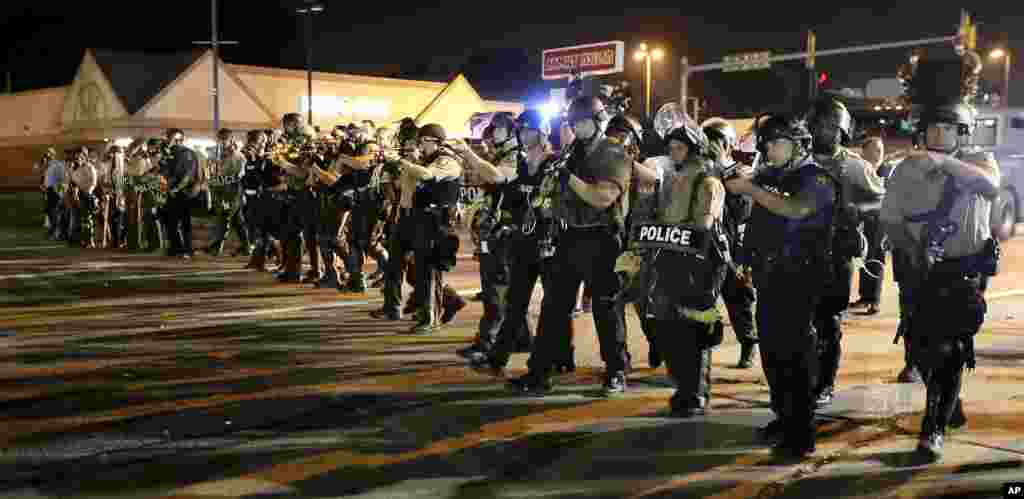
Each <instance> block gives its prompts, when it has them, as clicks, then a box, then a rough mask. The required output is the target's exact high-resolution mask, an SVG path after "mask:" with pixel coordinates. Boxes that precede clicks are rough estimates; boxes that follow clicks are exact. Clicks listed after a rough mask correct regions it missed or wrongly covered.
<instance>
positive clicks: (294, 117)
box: [281, 113, 302, 125]
mask: <svg viewBox="0 0 1024 499" xmlns="http://www.w3.org/2000/svg"><path fill="white" fill-rule="evenodd" d="M289 123H295V124H296V125H298V124H301V123H302V115H301V114H299V113H288V114H286V115H284V117H283V118H281V124H283V125H287V124H289Z"/></svg>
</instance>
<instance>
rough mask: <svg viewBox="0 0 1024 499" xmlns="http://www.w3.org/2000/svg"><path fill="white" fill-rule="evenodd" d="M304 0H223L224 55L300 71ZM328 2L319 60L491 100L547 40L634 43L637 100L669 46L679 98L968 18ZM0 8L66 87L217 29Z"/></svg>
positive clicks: (1021, 65)
mask: <svg viewBox="0 0 1024 499" xmlns="http://www.w3.org/2000/svg"><path fill="white" fill-rule="evenodd" d="M297 3H301V2H269V1H267V2H263V1H260V2H254V1H251V0H245V1H243V0H220V1H219V4H220V14H219V15H220V31H221V38H222V39H226V40H237V41H239V42H240V45H238V46H227V47H224V48H223V49H222V57H223V58H224V59H225V60H226V61H227V62H229V63H237V64H251V65H261V66H275V67H285V68H294V69H302V68H304V67H305V45H304V37H303V31H302V27H303V25H302V22H301V20H300V19H299V18H298V17H296V16H295V15H294V14H292V12H293V10H294V6H295V5H296V4H297ZM323 3H324V4H325V5H326V9H327V10H326V12H324V13H322V14H320V15H319V16H317V17H316V18H315V20H314V23H313V24H314V26H313V29H314V33H315V35H314V40H315V41H314V63H313V65H314V69H317V70H323V71H334V72H348V73H354V74H370V75H379V76H394V77H408V78H421V79H431V80H438V81H442V80H446V79H449V78H451V77H452V76H454V75H455V74H456V73H457V72H458V71H460V70H461V71H464V72H465V73H466V76H467V77H468V78H469V80H470V82H471V83H472V84H473V85H474V86H475V87H476V88H477V90H478V91H479V92H480V93H481V94H482V95H483V96H484V97H485V98H494V99H505V100H523V101H528V102H537V101H539V100H542V99H544V98H545V95H546V93H547V89H548V88H551V87H552V86H554V85H556V84H557V83H555V82H544V81H543V80H541V78H540V61H541V51H542V50H543V49H546V48H553V47H559V46H567V45H576V44H582V43H592V42H600V41H606V40H623V41H625V42H626V50H627V54H626V55H627V60H626V72H625V73H624V74H621V75H615V76H609V77H606V78H605V79H606V80H609V81H612V82H614V81H618V80H621V79H624V78H625V79H629V80H630V83H631V84H632V86H633V88H634V89H635V94H634V103H642V101H641V95H640V94H639V91H640V89H641V88H642V80H641V64H640V63H638V62H635V61H634V60H633V59H632V57H631V55H632V51H633V50H634V49H635V48H636V46H637V45H638V44H639V43H640V42H642V41H645V42H647V43H648V44H650V45H653V46H658V47H661V48H663V49H664V50H665V51H666V53H667V57H665V58H664V59H663V60H662V61H661V62H659V63H655V66H654V70H653V72H654V80H655V83H654V95H655V97H654V98H655V103H656V104H657V103H661V102H666V101H670V100H675V99H678V92H679V67H678V60H679V57H680V56H681V55H684V54H685V55H687V56H688V57H689V58H690V61H691V63H692V64H702V63H711V62H719V61H720V60H721V57H722V56H724V55H728V54H733V53H738V52H743V51H751V50H772V51H773V52H774V53H788V52H795V51H801V50H803V45H804V37H805V34H804V33H805V30H806V29H808V28H814V29H815V31H816V32H817V38H818V48H819V50H823V49H830V48H837V47H844V46H849V45H859V44H867V43H878V42H887V41H898V40H908V39H917V38H928V37H935V36H944V35H949V34H953V33H954V31H955V28H956V24H957V22H958V21H959V16H960V14H959V9H958V8H956V7H941V6H937V4H938V2H928V3H925V2H922V3H920V4H919V5H918V6H907V2H902V3H900V4H898V6H896V7H891V8H865V7H858V8H835V7H833V8H826V7H816V8H813V9H808V8H803V9H804V10H802V11H801V10H800V9H801V8H802V7H799V6H800V5H802V3H794V2H785V3H783V2H766V3H765V4H764V6H762V7H756V8H746V9H745V10H738V9H737V8H736V7H735V5H737V4H736V3H734V2H721V5H723V7H718V8H716V7H713V6H710V4H712V3H713V2H696V3H694V4H691V6H688V7H684V8H674V9H666V8H628V9H623V8H621V7H620V8H617V9H611V8H605V7H600V8H598V7H595V8H590V9H582V8H580V7H579V3H578V2H564V4H566V5H569V4H571V5H572V7H571V8H570V7H554V6H552V3H546V4H535V5H526V4H523V3H510V2H478V3H477V5H479V8H468V7H458V8H454V7H445V8H441V7H424V8H418V9H405V10H400V11H398V10H396V9H395V8H394V7H392V6H391V5H393V4H386V3H380V5H379V6H377V7H374V6H375V5H376V4H377V3H376V2H342V1H338V0H328V1H326V2H323ZM974 3H975V4H978V3H980V2H974ZM999 3H1001V4H1002V5H1003V6H997V5H998V4H997V3H996V2H992V5H990V6H982V7H973V10H972V13H973V15H974V16H975V19H976V21H978V22H979V23H980V28H979V40H978V44H979V49H980V50H981V51H983V52H987V50H988V48H990V47H993V46H997V45H1000V46H1002V45H1005V44H1007V43H1009V46H1010V48H1011V50H1013V51H1014V55H1015V59H1016V61H1020V62H1016V63H1015V64H1014V68H1013V73H1014V77H1013V79H1014V80H1016V83H1015V84H1014V85H1013V87H1012V88H1011V97H1012V99H1013V101H1014V103H1016V104H1017V105H1021V104H1022V103H1024V58H1022V57H1021V55H1024V33H1021V31H1022V30H1024V2H1016V3H1014V4H1011V3H1006V2H999ZM263 4H266V5H265V6H261V5H263ZM360 4H362V5H366V6H365V7H358V6H357V5H360ZM822 4H824V2H822ZM40 5H41V6H40ZM97 5H109V6H110V7H105V8H104V9H99V8H96V6H97ZM466 5H472V4H466ZM620 5H621V4H620ZM1012 5H1016V6H1012ZM921 6H927V8H924V9H923V8H922V7H921ZM396 12H397V14H396ZM0 19H2V20H3V28H2V29H0V33H2V35H3V36H4V38H5V40H4V43H3V46H4V58H3V60H2V62H0V71H11V72H12V73H13V89H14V90H15V91H21V90H27V89H32V88H40V87H47V86H58V85H63V84H67V83H68V82H70V81H71V79H72V78H73V77H74V72H75V69H76V67H77V64H78V63H79V61H80V59H81V57H82V53H83V51H84V49H85V48H86V47H103V48H120V49H127V50H140V49H145V50H173V49H188V48H190V47H192V43H191V42H192V41H193V40H207V39H209V37H210V31H211V27H210V3H209V1H191V0H185V1H173V0H172V1H166V2H75V3H61V4H54V3H45V2H38V1H37V2H23V1H16V0H6V1H5V2H3V5H2V6H0ZM1012 28H1016V29H1017V32H1016V33H1013V32H1012V31H1011V30H1012ZM907 53H908V51H907V50H903V49H895V50H887V51H881V52H872V53H868V54H858V55H847V56H830V57H822V58H820V59H819V60H818V70H819V71H825V72H828V73H829V75H830V77H831V80H832V84H833V85H834V86H839V87H843V86H850V87H858V88H863V87H864V85H865V84H866V83H867V81H868V80H869V79H871V78H876V77H891V76H893V75H894V74H895V71H896V68H897V66H898V65H899V64H900V63H901V62H902V61H904V60H905V59H906V55H907ZM988 66H989V67H988V68H987V69H986V72H985V76H986V77H987V78H988V79H990V80H992V82H993V84H994V85H1001V84H1002V74H1003V72H1002V71H1003V70H1002V66H1001V63H992V64H989V65H988ZM801 67H802V63H800V62H792V63H784V64H779V65H777V66H776V67H773V68H772V69H770V70H764V71H757V72H745V73H724V74H723V73H720V72H713V73H703V74H700V75H696V76H694V77H693V78H692V79H691V95H694V94H697V95H700V96H702V97H703V98H705V99H706V100H707V101H708V105H709V106H710V107H711V109H710V111H711V112H715V113H726V114H735V113H743V112H749V111H755V110H764V109H766V108H771V107H779V106H784V105H786V103H787V102H789V101H787V100H786V99H787V97H786V95H787V93H790V92H791V89H792V88H793V87H794V86H795V85H796V83H797V81H798V80H796V78H798V71H799V68H801Z"/></svg>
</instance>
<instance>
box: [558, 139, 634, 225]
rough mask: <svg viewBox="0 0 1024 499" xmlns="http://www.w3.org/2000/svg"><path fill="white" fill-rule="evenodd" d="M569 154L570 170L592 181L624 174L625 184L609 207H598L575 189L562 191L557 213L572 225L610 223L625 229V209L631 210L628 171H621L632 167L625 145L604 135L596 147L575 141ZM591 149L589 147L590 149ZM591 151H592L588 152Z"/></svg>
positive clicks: (626, 210)
mask: <svg viewBox="0 0 1024 499" xmlns="http://www.w3.org/2000/svg"><path fill="white" fill-rule="evenodd" d="M575 147H577V149H574V150H573V151H572V153H571V154H572V156H571V157H570V158H569V161H568V164H567V165H566V167H567V168H569V171H571V172H573V173H574V174H575V175H576V176H577V177H579V178H581V179H583V180H585V181H591V180H592V179H595V178H609V177H620V178H622V177H625V178H626V179H627V180H626V185H622V186H620V187H622V189H623V191H622V192H621V194H620V195H619V198H618V199H617V200H616V201H615V202H614V203H612V205H611V206H609V207H607V208H596V207H594V206H591V205H590V204H588V203H587V202H585V201H583V199H581V198H580V197H579V195H577V194H576V192H575V191H573V190H572V189H564V190H562V191H561V192H560V194H559V197H558V203H557V207H556V213H557V216H558V218H560V219H562V220H563V221H564V222H565V223H566V225H568V226H569V227H577V228H586V227H609V228H613V229H615V230H624V229H625V224H626V213H628V211H629V191H628V189H629V185H628V178H629V177H628V175H622V174H623V173H625V172H626V171H628V169H631V168H632V165H631V164H628V160H627V157H626V153H625V149H623V147H622V146H621V145H620V144H615V143H612V142H609V141H607V140H605V139H601V142H599V143H598V144H597V145H596V146H593V149H590V148H589V147H588V145H587V144H584V143H578V144H576V146H575ZM588 149H590V150H588ZM588 153H589V154H588Z"/></svg>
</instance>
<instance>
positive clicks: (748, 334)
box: [722, 269, 757, 344]
mask: <svg viewBox="0 0 1024 499" xmlns="http://www.w3.org/2000/svg"><path fill="white" fill-rule="evenodd" d="M756 299H757V298H756V295H755V293H754V288H753V286H751V285H750V284H747V283H745V282H743V280H742V279H741V278H740V276H739V274H738V273H737V272H736V271H735V270H732V269H729V270H728V271H726V273H725V280H724V281H723V282H722V301H723V302H725V309H726V310H727V311H728V313H729V323H730V324H732V331H733V333H735V334H736V341H738V342H740V344H755V343H757V326H756V324H755V323H754V302H755V301H756Z"/></svg>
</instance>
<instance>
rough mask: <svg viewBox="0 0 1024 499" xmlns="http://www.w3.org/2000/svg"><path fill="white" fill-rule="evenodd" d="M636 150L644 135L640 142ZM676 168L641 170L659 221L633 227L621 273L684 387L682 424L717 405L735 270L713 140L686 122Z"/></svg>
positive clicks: (675, 410)
mask: <svg viewBox="0 0 1024 499" xmlns="http://www.w3.org/2000/svg"><path fill="white" fill-rule="evenodd" d="M634 140H636V141H637V142H639V141H640V140H641V135H640V134H636V135H635V139H634ZM666 142H667V147H668V150H669V156H670V158H671V161H672V164H671V165H670V167H669V168H667V169H664V170H663V171H661V172H658V171H654V170H653V169H650V168H647V167H646V166H643V165H641V166H639V167H637V168H636V170H635V172H636V175H635V177H634V178H635V181H637V182H642V183H645V184H656V185H658V191H657V192H656V193H655V194H654V196H655V198H654V203H653V204H654V207H653V210H652V213H648V214H644V215H653V217H649V216H642V215H641V214H637V216H636V217H634V219H633V220H632V228H631V231H630V242H629V245H630V250H628V251H627V252H626V253H624V254H623V255H622V256H621V257H620V258H619V262H618V264H617V266H616V269H617V270H621V271H624V272H625V273H626V275H627V282H629V283H630V284H629V285H628V288H627V291H626V293H625V294H626V295H627V298H626V299H628V300H638V301H640V302H642V303H644V304H645V307H643V309H644V311H645V312H646V316H647V317H650V318H651V319H652V321H653V322H654V324H655V330H656V331H657V334H656V335H655V341H656V342H657V344H658V350H659V352H660V354H661V355H662V356H663V357H664V358H665V361H666V364H667V365H668V372H669V375H670V376H671V377H672V380H673V381H674V382H675V384H676V386H677V390H676V393H675V394H674V395H673V396H672V399H671V401H670V403H669V406H670V409H671V414H672V415H673V416H676V417H693V416H697V415H703V414H705V412H706V411H707V409H708V407H709V405H710V398H711V349H712V347H714V346H717V345H718V344H719V343H721V333H722V320H721V315H720V313H719V311H718V308H717V301H718V297H719V292H720V290H721V288H722V281H723V279H724V278H725V271H726V267H727V265H728V264H729V263H730V259H729V253H728V240H727V236H726V234H725V232H724V231H723V230H722V227H721V225H722V219H723V217H722V215H723V211H724V203H725V187H724V186H723V185H722V181H721V179H719V178H718V176H717V175H716V171H715V169H714V168H715V164H714V163H712V162H711V161H710V160H709V159H708V158H707V157H706V156H704V155H703V154H701V152H703V151H705V150H706V146H707V142H708V141H707V139H706V138H705V137H704V133H703V132H702V131H701V129H700V128H698V127H697V124H696V123H694V122H693V120H692V119H691V118H689V117H685V121H684V124H683V126H682V127H679V128H677V129H675V130H673V131H671V132H670V133H669V134H668V136H667V141H666Z"/></svg>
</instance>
